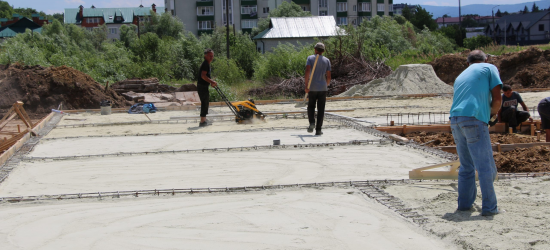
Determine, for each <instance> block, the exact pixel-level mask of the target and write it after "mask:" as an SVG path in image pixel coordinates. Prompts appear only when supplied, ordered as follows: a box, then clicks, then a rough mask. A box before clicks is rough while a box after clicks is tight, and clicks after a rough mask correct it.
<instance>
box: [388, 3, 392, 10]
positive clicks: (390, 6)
mask: <svg viewBox="0 0 550 250" xmlns="http://www.w3.org/2000/svg"><path fill="white" fill-rule="evenodd" d="M388 11H389V12H393V4H389V5H388Z"/></svg>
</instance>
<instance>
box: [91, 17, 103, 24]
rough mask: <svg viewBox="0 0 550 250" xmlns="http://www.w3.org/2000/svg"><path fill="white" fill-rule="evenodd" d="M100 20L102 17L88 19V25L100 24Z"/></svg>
mask: <svg viewBox="0 0 550 250" xmlns="http://www.w3.org/2000/svg"><path fill="white" fill-rule="evenodd" d="M100 20H101V18H100V17H88V23H99V22H100Z"/></svg>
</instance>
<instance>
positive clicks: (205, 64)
mask: <svg viewBox="0 0 550 250" xmlns="http://www.w3.org/2000/svg"><path fill="white" fill-rule="evenodd" d="M203 71H206V76H208V78H210V79H212V77H211V76H210V71H211V69H210V63H208V62H207V61H206V60H204V62H202V64H201V68H200V69H199V81H198V82H197V85H206V86H210V83H209V82H207V81H205V80H204V79H202V72H203Z"/></svg>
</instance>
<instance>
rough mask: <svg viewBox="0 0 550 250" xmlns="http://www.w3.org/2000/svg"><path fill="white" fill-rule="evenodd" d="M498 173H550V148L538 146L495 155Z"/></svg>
mask: <svg viewBox="0 0 550 250" xmlns="http://www.w3.org/2000/svg"><path fill="white" fill-rule="evenodd" d="M493 156H494V157H495V163H496V165H497V168H498V172H506V173H519V172H550V148H548V147H545V146H536V147H532V148H516V149H514V150H512V151H508V152H504V153H498V152H496V153H493Z"/></svg>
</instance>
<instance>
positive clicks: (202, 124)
mask: <svg viewBox="0 0 550 250" xmlns="http://www.w3.org/2000/svg"><path fill="white" fill-rule="evenodd" d="M206 126H208V123H207V122H201V123H199V127H206Z"/></svg>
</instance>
